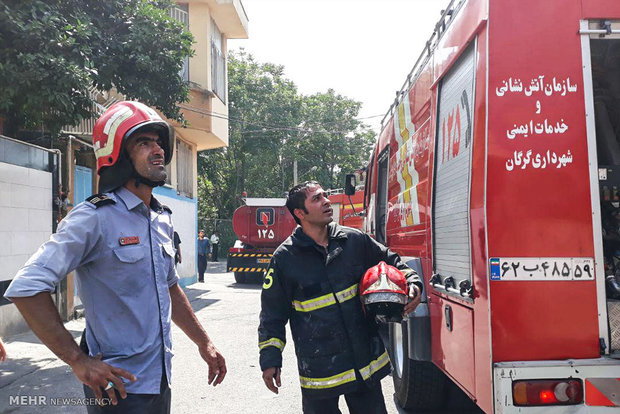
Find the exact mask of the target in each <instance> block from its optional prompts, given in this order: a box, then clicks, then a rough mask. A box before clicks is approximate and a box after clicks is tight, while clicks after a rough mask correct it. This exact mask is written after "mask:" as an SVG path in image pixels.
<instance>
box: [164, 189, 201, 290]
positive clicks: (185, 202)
mask: <svg viewBox="0 0 620 414" xmlns="http://www.w3.org/2000/svg"><path fill="white" fill-rule="evenodd" d="M153 194H154V195H155V197H156V198H157V200H159V202H160V203H162V204H165V205H167V206H168V207H170V209H171V210H172V223H173V224H174V230H175V231H176V232H177V233H179V237H180V238H181V256H182V260H183V261H182V262H181V263H180V264H178V265H177V273H178V274H179V278H181V281H180V282H179V283H180V284H181V286H187V285H188V284H191V283H194V282H196V280H197V277H196V274H197V262H196V238H197V237H198V230H197V228H196V227H197V226H198V223H197V217H198V201H197V199H196V198H193V199H192V198H187V197H183V196H179V195H177V194H176V190H174V189H171V188H169V187H157V188H155V189H154V191H153Z"/></svg>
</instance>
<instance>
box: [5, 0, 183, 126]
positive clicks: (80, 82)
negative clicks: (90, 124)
mask: <svg viewBox="0 0 620 414" xmlns="http://www.w3.org/2000/svg"><path fill="white" fill-rule="evenodd" d="M171 5H172V3H171V1H170V0H106V1H100V0H0V90H2V94H1V95H0V115H1V116H2V117H4V119H5V123H6V125H7V130H8V131H7V132H9V133H15V132H16V131H17V130H18V129H19V128H21V127H26V128H32V127H38V126H45V127H46V128H47V129H49V130H51V131H52V132H53V133H54V132H57V131H59V130H60V128H61V127H62V126H63V125H76V124H77V123H78V122H79V121H80V120H81V119H83V118H87V117H90V116H92V115H93V114H92V113H91V101H90V97H89V93H88V88H89V87H95V88H96V89H98V90H101V91H105V90H108V89H111V88H112V87H113V86H114V87H116V88H117V90H118V91H119V92H121V93H123V94H124V95H126V96H127V97H128V98H129V99H136V100H140V101H142V102H144V103H146V104H147V105H150V106H155V107H157V108H159V109H160V110H161V111H162V112H163V113H164V114H165V115H166V116H168V117H170V118H176V119H179V120H181V119H182V118H181V115H180V111H179V109H178V107H177V105H176V104H177V102H182V101H185V100H187V97H188V94H189V89H188V86H187V85H186V84H185V83H184V82H183V80H182V79H181V77H180V76H179V75H178V73H179V71H180V69H181V68H182V65H183V60H184V59H185V57H186V56H189V55H190V54H191V43H192V36H191V34H190V33H188V32H186V31H185V28H184V26H183V25H182V24H181V23H179V22H176V21H174V20H173V19H172V18H171V17H169V16H168V11H167V8H168V7H170V6H171Z"/></svg>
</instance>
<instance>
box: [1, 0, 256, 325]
mask: <svg viewBox="0 0 620 414" xmlns="http://www.w3.org/2000/svg"><path fill="white" fill-rule="evenodd" d="M170 15H171V16H172V17H173V18H174V19H176V20H178V21H180V22H182V23H183V24H185V26H186V27H187V29H188V30H189V31H190V32H191V33H192V35H193V36H194V44H193V49H194V55H193V56H192V57H191V58H188V59H187V60H186V62H185V65H184V67H183V70H182V71H181V73H180V75H181V76H183V78H184V79H185V80H186V81H187V82H188V85H189V87H190V99H189V102H186V103H181V104H179V106H180V108H181V112H182V113H183V115H184V117H185V119H186V120H187V126H186V127H183V126H181V125H180V124H179V123H178V122H176V121H173V120H169V119H168V122H170V123H171V124H172V125H174V127H175V151H174V156H173V158H172V161H171V163H170V164H169V165H168V167H167V168H168V180H167V182H166V185H165V186H163V187H158V188H156V189H155V190H154V194H155V196H156V197H157V198H158V199H159V200H160V201H161V202H162V203H163V204H166V205H168V206H169V207H170V208H171V209H172V211H173V215H172V218H173V222H174V227H175V230H176V231H177V233H178V234H179V236H180V238H181V252H182V259H183V260H182V263H180V264H179V265H178V266H177V271H178V273H179V277H180V284H181V285H182V286H186V285H188V284H191V283H194V282H195V281H196V280H197V256H196V238H197V210H198V198H197V197H198V184H197V153H198V151H202V150H206V149H213V148H220V147H224V146H227V145H228V102H227V101H228V99H227V98H228V82H227V68H226V54H227V41H228V39H245V38H247V37H248V18H247V15H246V13H245V10H244V9H243V4H242V3H241V1H240V0H187V1H185V2H179V3H178V4H177V5H176V6H175V7H173V8H172V9H171V10H170ZM90 94H91V99H92V101H93V109H94V110H95V112H97V113H99V114H101V113H103V112H104V111H105V110H106V109H107V108H108V107H110V106H111V105H113V104H114V103H116V102H118V101H121V100H124V97H123V96H122V95H121V94H119V93H118V92H116V91H115V90H114V89H113V90H110V91H105V92H101V91H97V90H95V89H92V90H91V91H90ZM95 120H96V119H95V118H93V119H85V120H83V121H82V122H81V123H80V124H79V125H77V126H70V127H69V126H68V127H65V128H63V130H62V132H61V136H60V137H59V138H56V141H55V142H49V143H40V145H41V146H42V147H50V148H56V150H54V154H55V156H56V158H55V159H57V160H58V161H57V163H58V164H57V167H56V169H57V171H56V174H57V175H55V177H56V176H57V179H56V180H57V181H55V183H57V184H54V185H52V178H49V177H47V176H45V177H43V176H42V174H40V173H36V172H33V173H31V174H30V175H32V176H36V177H37V179H43V181H45V183H43V182H38V181H37V182H36V185H38V186H45V188H46V189H47V187H51V188H50V189H49V190H50V197H49V199H50V200H58V201H59V203H58V204H59V205H56V204H57V203H55V204H54V206H52V207H54V208H55V211H54V213H53V214H52V218H51V220H50V223H51V225H49V226H47V227H45V229H46V230H45V231H46V232H47V235H46V236H45V237H43V230H41V229H39V228H38V227H37V229H36V231H37V237H39V236H40V237H39V238H38V239H37V243H36V246H35V243H34V242H33V243H28V244H27V245H24V246H29V247H28V249H26V247H20V248H19V249H15V255H12V253H11V252H12V250H10V249H6V250H5V251H4V253H3V255H4V256H5V257H3V262H4V261H5V259H6V260H11V263H13V262H16V263H17V261H21V263H22V264H23V263H24V262H25V261H26V259H27V257H28V256H30V255H31V254H32V253H34V252H35V251H36V248H37V247H38V245H39V244H40V241H42V240H44V239H46V238H47V237H49V235H50V234H51V232H52V231H54V229H55V227H56V224H57V221H59V219H61V218H62V216H64V215H65V214H66V212H68V210H70V209H71V207H72V206H74V205H77V204H78V203H80V202H82V201H84V200H85V199H86V198H87V197H89V196H90V195H92V194H94V193H96V192H97V184H98V183H97V178H98V177H97V171H96V161H95V157H94V152H93V148H92V131H93V126H94V123H95ZM6 141H8V140H6ZM6 145H9V144H6ZM11 145H13V144H11ZM24 148H25V147H24ZM30 151H31V152H32V151H33V150H32V149H31V150H30ZM10 159H11V158H8V157H4V158H0V167H1V169H2V171H11V175H10V177H12V178H11V179H15V180H17V181H16V182H15V183H13V182H8V180H9V178H7V179H5V180H4V181H7V182H5V183H3V182H1V181H0V190H2V194H3V197H4V195H6V197H4V200H5V203H4V204H7V205H6V206H3V205H2V204H1V203H0V207H5V208H6V209H14V208H19V206H17V205H15V206H14V205H13V204H14V203H13V201H11V200H13V199H16V200H18V199H19V194H21V193H22V192H24V191H26V190H28V188H26V189H24V188H25V187H29V186H31V184H32V183H30V182H22V181H23V180H22V181H20V174H18V172H19V171H18V170H20V168H22V169H23V168H25V167H29V166H30V165H29V164H23V163H22V164H18V165H11V161H10ZM3 163H4V164H6V165H2V164H3ZM16 171H17V172H16ZM43 175H44V174H43ZM39 176H41V177H39ZM7 177H9V176H8V175H7ZM50 177H51V175H50ZM48 178H49V179H48ZM33 180H34V179H33ZM33 180H31V181H32V182H33V183H34V182H35V181H36V180H35V181H33ZM39 181H41V180H39ZM48 181H49V183H48ZM58 184H60V185H62V189H61V187H60V186H59V185H58ZM32 185H34V184H32ZM22 187H24V188H22ZM13 189H15V190H16V191H18V192H19V194H17V195H11V194H10V192H11V191H13ZM33 191H34V190H33ZM63 193H65V194H66V201H64V204H63V197H64V195H63ZM50 202H51V201H50ZM11 203H13V204H11ZM17 204H19V200H18V201H17ZM47 207H49V206H47ZM47 207H46V208H47ZM52 207H49V208H50V209H51V208H52ZM7 211H8V210H7ZM11 211H13V210H11ZM44 214H47V213H42V212H41V213H40V214H38V215H37V214H35V213H32V214H30V216H37V217H39V216H41V217H42V216H43V215H44ZM20 220H21V221H23V223H22V222H20ZM40 221H41V220H39V221H37V223H39V222H40ZM39 224H42V223H39ZM28 226H29V223H28V215H21V216H20V215H16V220H12V221H10V220H3V221H0V239H2V238H3V237H4V238H5V239H7V240H9V241H8V243H9V244H11V243H13V242H12V239H13V238H15V237H17V236H16V235H15V234H14V233H16V230H15V229H18V228H29V227H28ZM5 227H6V228H5ZM31 227H32V226H31ZM39 227H41V226H39ZM41 228H43V227H41ZM39 230H41V231H39ZM5 236H6V237H5ZM39 239H41V240H39ZM13 244H15V243H13ZM25 249H26V250H28V251H26V250H25ZM13 256H16V257H13ZM17 256H19V257H17ZM24 258H25V259H24ZM22 259H24V260H22ZM16 270H18V269H15V271H16ZM5 273H6V272H5ZM14 274H15V272H13V273H12V274H8V273H7V274H1V275H0V295H1V294H3V293H4V290H5V289H6V287H7V286H8V283H9V282H10V280H11V278H12V277H13V275H14ZM57 290H58V292H57V293H56V294H55V295H54V297H55V300H56V302H57V305H58V308H59V311H60V313H61V316H62V317H63V318H65V319H70V318H72V317H73V314H74V310H75V309H76V307H78V306H79V305H80V301H79V298H78V296H77V292H76V290H75V287H74V283H73V275H68V277H67V279H66V281H65V282H63V284H62V285H61V286H59V288H58V289H57ZM0 321H2V324H0V336H4V335H8V334H11V333H15V332H19V331H21V330H25V329H27V327H26V325H25V323H24V321H23V320H21V317H20V316H19V313H18V312H17V311H16V309H14V305H12V304H10V303H9V302H7V301H3V302H0ZM3 327H4V328H3Z"/></svg>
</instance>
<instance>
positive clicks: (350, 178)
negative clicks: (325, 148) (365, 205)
mask: <svg viewBox="0 0 620 414" xmlns="http://www.w3.org/2000/svg"><path fill="white" fill-rule="evenodd" d="M356 184H357V182H356V180H355V174H347V176H346V178H345V182H344V193H345V194H346V195H348V196H352V195H353V194H355V186H356Z"/></svg>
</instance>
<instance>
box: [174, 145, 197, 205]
mask: <svg viewBox="0 0 620 414" xmlns="http://www.w3.org/2000/svg"><path fill="white" fill-rule="evenodd" d="M193 166H194V163H193V159H192V147H191V146H190V145H189V144H187V143H185V142H183V141H181V140H180V139H178V140H177V191H178V193H179V194H182V195H184V196H186V197H190V198H193V197H194V177H193V171H194V168H193Z"/></svg>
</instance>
